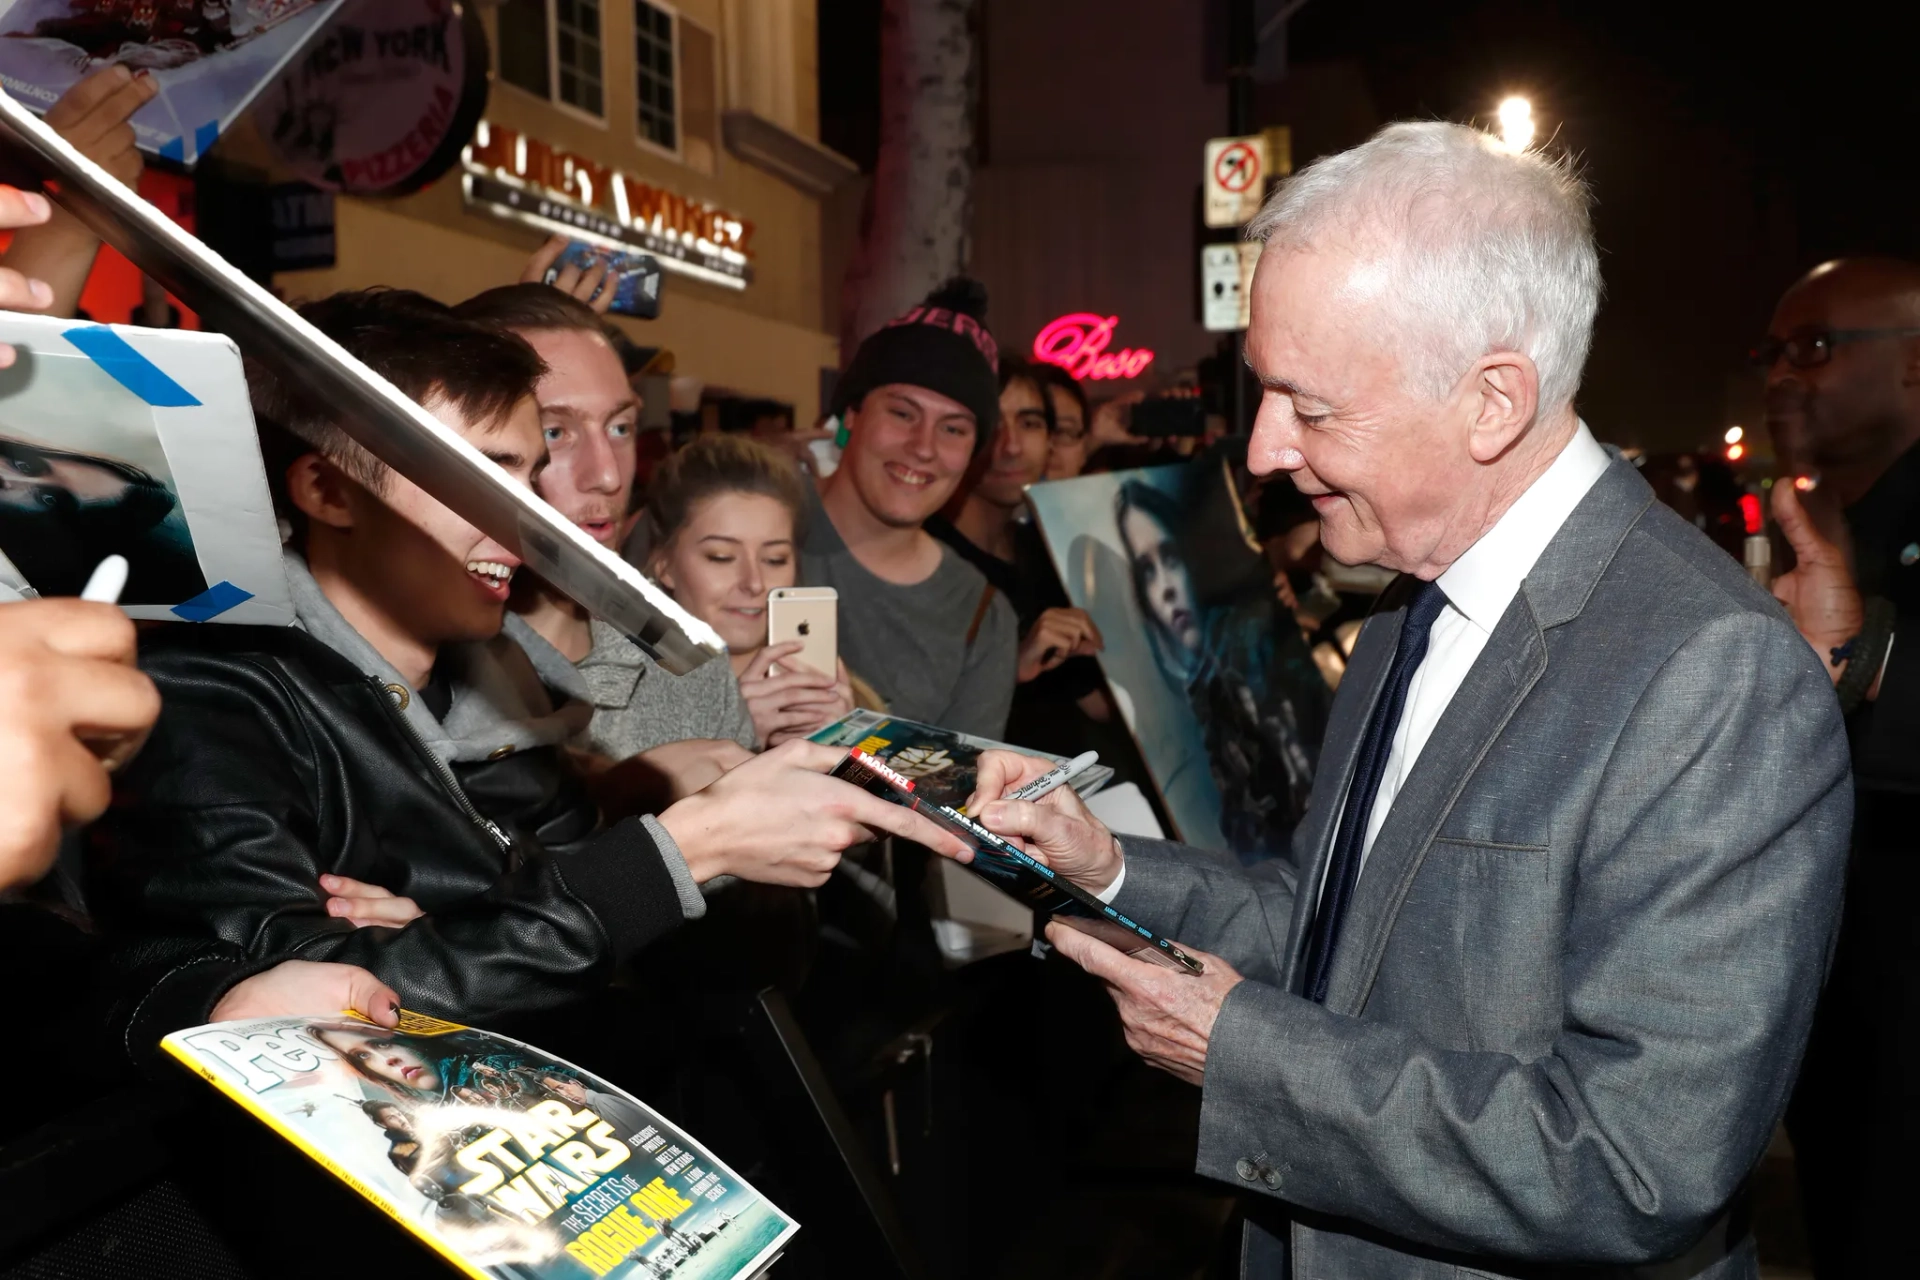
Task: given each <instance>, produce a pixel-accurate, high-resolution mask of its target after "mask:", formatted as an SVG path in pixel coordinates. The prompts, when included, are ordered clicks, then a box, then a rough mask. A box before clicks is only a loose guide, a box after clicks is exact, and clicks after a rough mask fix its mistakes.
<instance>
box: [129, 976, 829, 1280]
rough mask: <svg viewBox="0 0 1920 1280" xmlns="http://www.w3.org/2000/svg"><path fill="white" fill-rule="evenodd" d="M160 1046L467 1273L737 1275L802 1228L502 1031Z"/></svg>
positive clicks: (188, 1037) (676, 1132)
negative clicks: (501, 1032)
mask: <svg viewBox="0 0 1920 1280" xmlns="http://www.w3.org/2000/svg"><path fill="white" fill-rule="evenodd" d="M162 1047H164V1048H165V1049H166V1050H167V1052H169V1053H171V1054H172V1055H173V1056H174V1057H176V1058H178V1059H179V1060H180V1061H181V1062H183V1063H185V1064H186V1065H187V1066H188V1067H189V1068H191V1069H192V1070H193V1071H195V1072H196V1073H198V1074H199V1075H201V1076H202V1077H204V1078H205V1079H206V1080H208V1081H209V1082H211V1083H212V1084H213V1085H214V1086H215V1087H217V1088H218V1089H219V1090H220V1091H221V1092H222V1093H224V1094H226V1095H227V1096H228V1097H229V1098H232V1099H233V1100H234V1101H236V1102H238V1103H239V1104H240V1105H241V1106H243V1107H245V1108H246V1109H247V1110H248V1111H251V1112H252V1113H253V1114H254V1116H255V1117H257V1118H258V1119H260V1120H261V1121H263V1122H264V1123H265V1124H267V1125H268V1126H269V1127H271V1128H272V1129H274V1130H275V1131H276V1132H278V1133H279V1134H280V1135H281V1136H282V1137H284V1138H286V1139H287V1140H288V1141H289V1142H291V1143H293V1144H294V1145H295V1146H296V1147H298V1148H300V1150H302V1151H303V1152H305V1153H306V1154H307V1155H309V1156H311V1157H312V1158H313V1159H315V1160H317V1161H318V1162H319V1163H320V1164H322V1165H324V1166H325V1167H326V1168H327V1169H328V1170H329V1171H330V1172H332V1173H333V1174H334V1176H336V1177H338V1178H339V1179H340V1180H341V1181H343V1182H345V1183H346V1184H347V1185H349V1186H351V1187H352V1188H353V1189H354V1190H355V1191H358V1192H359V1193H360V1194H361V1195H363V1196H365V1197H366V1198H367V1199H368V1200H370V1201H372V1202H373V1203H374V1204H375V1205H377V1206H378V1207H379V1208H381V1209H383V1210H384V1211H386V1213H387V1214H389V1215H390V1216H391V1217H393V1218H394V1219H396V1220H397V1221H398V1222H400V1223H401V1224H402V1225H403V1226H405V1227H406V1228H407V1229H408V1230H410V1231H412V1232H413V1233H414V1234H415V1235H417V1236H419V1237H420V1238H421V1239H422V1240H424V1241H425V1242H426V1243H427V1244H429V1245H430V1246H432V1247H433V1248H434V1249H435V1250H437V1251H438V1252H439V1253H440V1254H441V1255H442V1256H444V1257H445V1258H447V1259H448V1260H449V1261H450V1262H452V1263H453V1264H454V1265H455V1266H457V1267H459V1268H460V1269H461V1270H462V1271H464V1272H466V1274H468V1275H470V1276H474V1277H484V1278H486V1280H529V1278H530V1277H543V1278H544V1277H553V1278H554V1280H580V1278H582V1277H591V1278H592V1280H601V1278H602V1277H609V1276H611V1277H616V1278H617V1280H627V1278H628V1277H635V1278H637V1280H654V1278H656V1277H665V1276H672V1277H674V1280H731V1278H732V1277H736V1276H738V1277H750V1276H754V1275H757V1274H759V1273H760V1272H761V1271H763V1270H764V1269H765V1268H766V1267H767V1265H768V1264H769V1263H771V1262H772V1261H773V1259H774V1258H775V1257H777V1256H778V1255H779V1253H780V1251H781V1250H782V1249H783V1248H784V1247H785V1245H786V1242H787V1240H788V1239H789V1238H791V1237H792V1235H793V1233H794V1232H795V1231H796V1230H798V1226H797V1225H796V1224H795V1223H794V1221H793V1220H792V1219H791V1218H789V1217H787V1215H786V1214H784V1213H782V1212H781V1211H780V1210H779V1209H778V1208H776V1207H775V1206H774V1205H772V1204H770V1203H769V1202H768V1201H767V1200H766V1199H765V1198H763V1197H762V1196H761V1195H760V1194H759V1193H758V1192H756V1191H755V1190H754V1189H753V1188H752V1187H751V1186H749V1185H748V1184H747V1183H746V1181H745V1180H743V1179H742V1178H741V1177H740V1175H738V1174H737V1173H735V1172H734V1171H733V1170H732V1169H729V1168H728V1167H727V1166H726V1165H725V1164H724V1163H722V1162H721V1161H720V1160H718V1159H716V1158H715V1157H714V1156H713V1154H712V1153H711V1152H709V1151H707V1150H706V1149H705V1148H704V1147H702V1146H701V1145H700V1144H699V1143H698V1142H696V1141H694V1139H692V1138H691V1137H689V1136H688V1135H687V1134H686V1133H684V1132H683V1131H682V1130H680V1129H678V1128H677V1127H675V1126H674V1125H673V1124H672V1123H671V1122H669V1121H667V1120H665V1119H664V1118H662V1117H661V1116H659V1115H657V1114H655V1113H654V1112H653V1111H651V1110H650V1109H648V1107H647V1106H646V1105H645V1104H644V1103H641V1102H639V1101H636V1100H635V1099H634V1098H632V1097H631V1096H629V1095H627V1094H625V1093H623V1092H621V1091H620V1090H619V1089H616V1088H614V1087H613V1086H612V1085H610V1084H608V1083H607V1082H606V1081H604V1080H602V1079H600V1078H599V1077H597V1076H594V1075H592V1074H590V1073H588V1072H586V1071H583V1070H581V1069H580V1068H579V1067H576V1066H574V1065H573V1064H572V1063H569V1062H565V1061H562V1060H561V1059H558V1058H554V1057H551V1056H549V1055H547V1054H544V1053H542V1052H540V1051H539V1050H538V1049H534V1048H532V1047H530V1046H528V1045H524V1044H521V1043H520V1042H519V1041H516V1040H510V1039H507V1038H506V1037H504V1036H497V1035H493V1034H491V1033H489V1032H485V1031H479V1030H476V1029H474V1028H472V1027H463V1026H461V1025H459V1024H457V1023H452V1022H442V1021H439V1020H437V1019H434V1018H428V1017H425V1016H422V1015H420V1014H413V1013H407V1012H402V1013H401V1015H400V1023H399V1025H398V1026H397V1027H395V1028H394V1029H393V1030H391V1031H389V1030H387V1029H386V1028H383V1027H379V1026H376V1025H374V1024H373V1023H370V1022H368V1021H366V1020H365V1019H362V1018H359V1017H357V1016H355V1015H342V1016H340V1017H333V1018H315V1017H306V1018H262V1019H253V1020H248V1021H241V1022H221V1023H214V1024H211V1025H209V1026H204V1027H194V1028H192V1029H190V1030H186V1031H177V1032H175V1033H173V1034H172V1035H170V1036H168V1037H167V1038H166V1039H165V1040H164V1041H162Z"/></svg>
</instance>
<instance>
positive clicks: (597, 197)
mask: <svg viewBox="0 0 1920 1280" xmlns="http://www.w3.org/2000/svg"><path fill="white" fill-rule="evenodd" d="M460 164H461V168H462V170H463V171H464V172H463V174H462V177H461V192H462V194H463V196H464V197H465V200H466V206H467V208H468V209H470V210H474V211H477V212H481V213H486V214H489V215H491V216H493V217H496V218H504V219H506V220H508V221H510V222H518V223H521V224H522V225H525V226H530V227H536V228H538V229H540V230H542V231H549V232H557V233H558V234H560V235H564V236H569V237H571V238H573V239H575V240H585V241H587V242H588V243H589V244H597V245H601V246H603V247H605V248H609V249H628V250H637V251H639V252H641V253H650V254H652V255H653V256H654V257H656V258H658V259H659V260H660V265H661V266H662V267H664V268H665V269H666V270H668V271H675V272H678V273H680V274H681V275H687V276H692V277H694V278H695V279H698V280H705V281H706V282H707V283H709V284H717V285H721V286H724V287H726V288H730V289H744V288H746V287H747V285H748V284H750V283H752V281H753V263H752V259H753V250H752V247H751V245H752V240H753V223H751V222H749V221H747V220H746V219H745V218H742V217H741V216H740V215H739V214H736V213H732V212H730V211H728V210H726V209H722V208H720V207H718V206H716V205H711V204H708V203H707V202H705V201H704V200H695V199H690V198H688V197H686V196H681V195H677V194H675V193H674V192H671V191H666V190H663V189H661V188H659V187H656V186H654V185H653V184H652V183H648V182H642V181H641V180H640V179H638V178H636V177H634V176H632V175H631V174H627V173H622V172H620V171H619V170H618V169H614V168H611V167H609V166H607V165H603V164H600V163H599V162H598V161H595V160H593V159H590V158H589V157H587V156H583V155H579V154H576V153H574V152H571V151H562V150H560V149H559V148H557V147H553V146H550V145H548V144H547V143H545V142H542V141H540V140H539V139H537V138H530V137H528V136H527V135H526V134H524V133H521V132H520V131H519V130H517V129H509V128H507V127H506V126H504V125H498V124H494V123H492V122H490V121H486V120H482V121H481V122H480V124H479V125H478V126H477V127H476V128H475V129H474V133H473V141H472V142H470V143H468V144H467V147H466V149H465V150H464V151H462V152H461V155H460Z"/></svg>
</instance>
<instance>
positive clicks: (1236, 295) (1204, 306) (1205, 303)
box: [1200, 241, 1264, 333]
mask: <svg viewBox="0 0 1920 1280" xmlns="http://www.w3.org/2000/svg"><path fill="white" fill-rule="evenodd" d="M1263 247H1264V246H1262V245H1260V244H1258V243H1257V242H1251V241H1242V242H1241V243H1239V244H1205V245H1201V246H1200V321H1201V325H1202V327H1204V328H1205V329H1206V331H1207V332H1208V333H1232V332H1234V331H1236V330H1239V329H1244V328H1246V327H1247V324H1248V303H1249V301H1250V298H1251V295H1252V291H1253V269H1254V267H1255V266H1257V265H1258V264H1259V262H1260V250H1261V249H1262V248H1263Z"/></svg>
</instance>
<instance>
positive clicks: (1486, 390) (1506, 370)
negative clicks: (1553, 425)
mask: <svg viewBox="0 0 1920 1280" xmlns="http://www.w3.org/2000/svg"><path fill="white" fill-rule="evenodd" d="M1466 382H1467V396H1468V401H1467V403H1468V411H1469V412H1470V413H1471V415H1472V417H1471V420H1470V422H1469V423H1468V429H1467V431H1468V434H1467V451H1468V453H1470V454H1471V455H1472V457H1473V460H1474V461H1475V462H1478V463H1482V464H1484V463H1489V462H1493V461H1495V460H1497V459H1498V458H1499V457H1500V456H1501V455H1502V454H1504V453H1505V452H1506V451H1507V450H1508V449H1510V448H1512V447H1513V444H1514V442H1515V441H1516V440H1518V439H1519V438H1520V437H1521V436H1522V435H1524V434H1525V433H1526V430H1527V428H1528V427H1529V426H1531V425H1532V423H1533V418H1534V414H1535V413H1537V412H1538V411H1539V408H1540V371H1539V370H1538V369H1537V368H1535V367H1534V363H1533V358H1532V357H1531V356H1528V355H1526V354H1525V353H1523V352H1519V351H1496V352H1493V353H1492V354H1491V355H1485V356H1482V357H1480V359H1479V360H1478V361H1476V362H1475V363H1474V366H1473V370H1472V372H1470V373H1469V374H1468V375H1467V379H1466Z"/></svg>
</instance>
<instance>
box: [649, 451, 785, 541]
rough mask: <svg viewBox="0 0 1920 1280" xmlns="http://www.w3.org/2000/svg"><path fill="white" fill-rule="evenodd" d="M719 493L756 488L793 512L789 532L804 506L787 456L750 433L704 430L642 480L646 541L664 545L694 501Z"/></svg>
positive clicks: (670, 538)
mask: <svg viewBox="0 0 1920 1280" xmlns="http://www.w3.org/2000/svg"><path fill="white" fill-rule="evenodd" d="M722 493H757V494H762V495H764V496H766V497H769V498H773V499H774V500H776V501H778V502H779V503H781V504H782V505H783V506H785V507H786V508H787V510H789V511H791V512H793V536H794V539H795V540H796V541H798V540H799V537H800V524H801V521H802V519H803V518H804V516H805V513H806V509H807V491H806V487H805V485H804V484H803V483H802V482H801V480H800V476H799V473H798V472H797V471H795V469H794V465H793V463H792V462H790V461H788V460H787V458H786V457H785V456H783V455H782V454H781V453H779V452H778V451H777V450H775V449H773V448H771V447H770V446H768V445H764V444H761V443H760V442H759V441H758V440H755V439H753V438H752V437H751V436H743V435H705V436H698V437H696V438H695V439H694V440H693V442H692V443H690V444H688V445H687V447H686V448H684V449H682V450H680V451H679V452H678V453H676V454H673V455H672V456H671V457H669V458H668V459H667V460H666V461H665V462H663V463H661V464H660V467H659V469H658V470H656V471H655V472H654V473H653V479H652V481H651V483H650V484H649V485H648V486H647V534H648V539H647V545H648V546H650V547H652V548H653V549H655V550H656V551H658V550H664V549H665V547H666V545H667V544H668V543H669V542H671V541H672V540H673V538H674V536H675V535H676V534H678V533H679V532H680V530H681V529H683V528H685V527H686V523H687V520H688V518H689V517H690V516H691V515H692V514H693V509H694V507H696V506H698V505H699V504H700V503H701V502H703V501H705V500H706V499H708V498H711V497H713V496H715V495H716V494H722Z"/></svg>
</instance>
